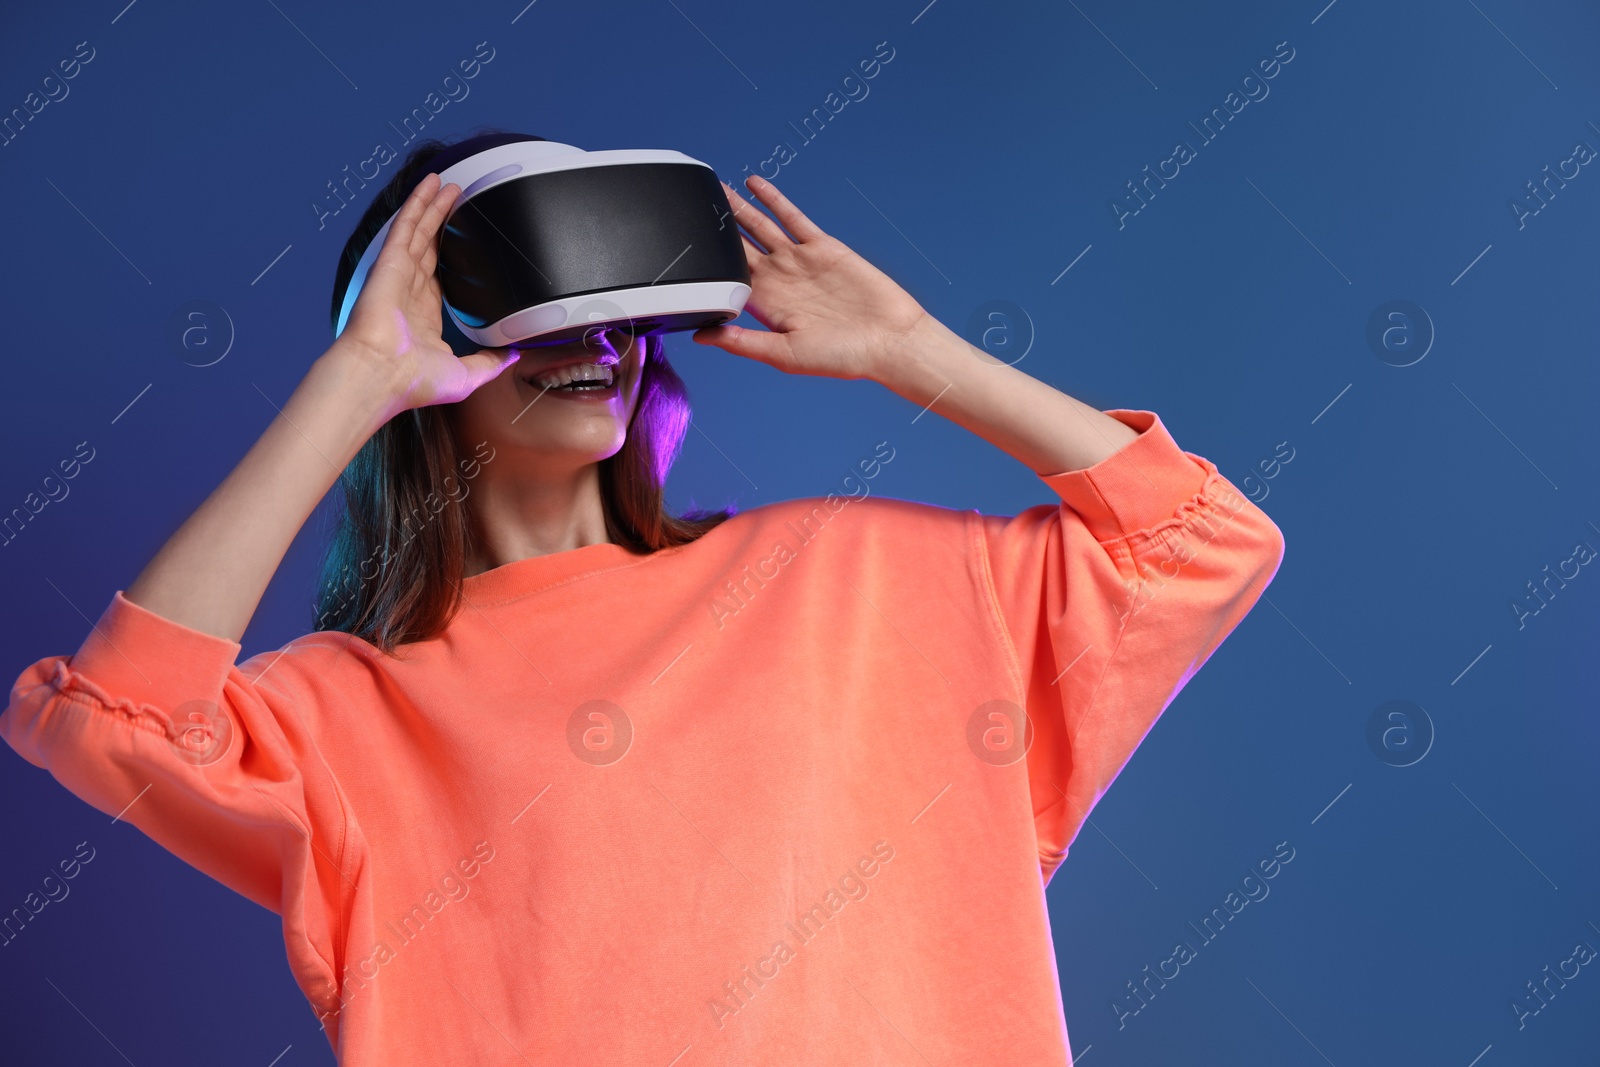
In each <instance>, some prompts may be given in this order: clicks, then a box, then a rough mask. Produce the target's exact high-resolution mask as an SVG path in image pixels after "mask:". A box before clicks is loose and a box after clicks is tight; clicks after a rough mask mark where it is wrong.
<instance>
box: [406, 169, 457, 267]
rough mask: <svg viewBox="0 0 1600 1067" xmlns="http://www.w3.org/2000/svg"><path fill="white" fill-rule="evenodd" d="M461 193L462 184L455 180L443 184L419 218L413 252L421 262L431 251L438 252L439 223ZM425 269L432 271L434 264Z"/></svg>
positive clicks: (413, 238)
mask: <svg viewBox="0 0 1600 1067" xmlns="http://www.w3.org/2000/svg"><path fill="white" fill-rule="evenodd" d="M459 195H461V186H459V185H457V184H456V183H455V182H450V183H449V184H447V185H441V186H440V187H439V188H438V190H437V191H436V192H435V193H434V194H433V198H432V199H431V200H429V201H428V206H427V207H426V208H425V209H424V210H423V212H422V217H421V218H419V219H417V227H416V229H415V230H413V231H412V234H411V254H412V256H414V257H415V258H416V259H417V261H418V262H421V261H422V260H423V259H425V258H426V257H427V255H428V254H429V253H431V252H436V251H437V250H438V247H439V242H438V240H437V238H438V234H439V224H440V223H442V222H443V221H444V217H445V216H446V215H448V214H449V213H450V209H451V208H452V207H454V206H455V202H456V197H458V196H459ZM425 269H426V270H429V271H431V270H432V269H433V265H432V264H426V265H425Z"/></svg>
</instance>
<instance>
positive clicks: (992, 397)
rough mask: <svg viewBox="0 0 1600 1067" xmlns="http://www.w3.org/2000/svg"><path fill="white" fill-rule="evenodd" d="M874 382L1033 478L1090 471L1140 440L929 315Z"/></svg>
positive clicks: (1121, 425)
mask: <svg viewBox="0 0 1600 1067" xmlns="http://www.w3.org/2000/svg"><path fill="white" fill-rule="evenodd" d="M873 377H874V378H875V379H876V380H877V381H878V382H880V383H881V384H882V385H884V386H885V387H887V388H889V389H892V390H894V391H895V392H896V393H898V394H900V395H901V396H903V397H905V398H906V399H907V400H910V401H912V402H913V403H915V404H917V405H918V406H923V407H929V410H931V411H933V412H934V413H936V414H939V415H943V416H944V417H945V418H947V419H949V420H950V421H951V422H954V423H956V424H957V425H959V426H963V427H965V428H966V429H968V430H971V431H972V432H973V433H975V434H977V435H978V436H980V437H982V438H984V439H985V440H986V441H988V442H989V443H991V444H993V445H994V446H995V447H996V448H999V449H1001V450H1003V451H1005V452H1007V453H1009V454H1010V455H1012V456H1014V457H1015V458H1016V459H1017V460H1018V461H1020V462H1022V463H1025V464H1027V465H1028V467H1030V468H1031V469H1032V470H1033V471H1034V472H1035V473H1037V474H1060V473H1062V472H1064V471H1070V470H1082V469H1084V468H1087V467H1092V466H1094V465H1095V464H1096V463H1098V462H1100V461H1101V460H1103V459H1105V458H1106V457H1107V456H1110V455H1111V454H1112V453H1114V452H1116V451H1117V450H1118V449H1120V448H1121V447H1122V446H1123V445H1126V444H1127V443H1128V442H1130V441H1132V440H1134V439H1135V438H1136V437H1137V436H1138V433H1137V432H1136V431H1134V430H1133V429H1132V428H1130V427H1128V426H1126V425H1124V424H1123V423H1122V422H1120V421H1119V420H1117V419H1114V418H1112V417H1111V416H1110V415H1107V414H1106V413H1105V412H1103V411H1100V410H1098V409H1096V408H1093V407H1090V406H1089V405H1088V404H1085V403H1083V402H1082V401H1079V400H1075V399H1073V398H1072V397H1070V396H1068V395H1066V394H1065V393H1063V392H1061V391H1060V390H1058V389H1055V388H1052V387H1051V386H1048V385H1046V384H1045V383H1044V382H1041V381H1039V380H1038V379H1037V378H1034V377H1032V376H1030V375H1028V374H1025V373H1024V372H1022V371H1020V370H1018V369H1017V368H1015V367H1012V366H1007V365H1006V364H1004V363H1002V362H1001V361H999V360H997V359H995V358H994V357H993V356H990V355H989V354H988V353H986V352H984V351H982V350H981V349H978V348H975V347H973V346H972V345H970V344H968V343H967V342H966V341H964V340H962V339H961V337H960V336H959V335H958V334H956V333H955V332H953V331H952V330H950V329H949V328H948V327H946V326H945V325H944V324H943V323H941V322H939V320H937V319H935V318H934V317H933V316H931V315H928V316H925V317H924V318H923V319H922V320H921V321H920V322H919V324H918V326H917V327H916V329H914V330H912V332H911V333H910V334H908V335H907V336H906V338H905V339H904V340H903V341H902V343H901V344H900V345H898V346H897V347H896V349H895V350H894V352H893V353H891V354H890V356H889V357H887V358H886V359H885V360H884V361H883V365H882V369H881V370H880V373H878V374H876V375H874V376H873Z"/></svg>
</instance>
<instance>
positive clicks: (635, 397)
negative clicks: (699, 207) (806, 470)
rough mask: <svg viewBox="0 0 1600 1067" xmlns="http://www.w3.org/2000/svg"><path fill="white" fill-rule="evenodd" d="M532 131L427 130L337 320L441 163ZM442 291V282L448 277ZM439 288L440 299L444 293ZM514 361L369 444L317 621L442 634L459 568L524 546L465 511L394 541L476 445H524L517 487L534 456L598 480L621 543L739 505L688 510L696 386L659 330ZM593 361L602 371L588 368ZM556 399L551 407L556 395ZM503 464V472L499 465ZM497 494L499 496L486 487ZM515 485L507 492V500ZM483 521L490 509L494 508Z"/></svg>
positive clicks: (455, 346)
mask: <svg viewBox="0 0 1600 1067" xmlns="http://www.w3.org/2000/svg"><path fill="white" fill-rule="evenodd" d="M522 139H528V138H527V135H524V134H517V133H513V132H510V131H506V130H491V131H488V132H486V133H483V134H480V135H479V136H475V137H472V138H468V139H466V140H464V141H459V142H456V143H454V144H452V145H446V144H445V143H444V142H442V141H437V140H432V141H425V142H423V143H421V144H419V145H417V146H416V147H415V148H414V149H412V151H411V153H410V155H408V156H407V157H406V160H405V162H404V163H403V164H401V166H400V169H399V170H398V171H397V172H396V173H395V175H394V177H393V178H392V179H391V180H390V182H389V184H388V185H387V186H385V187H384V188H383V190H381V191H380V192H379V193H378V195H377V196H376V198H375V199H374V200H373V202H372V204H371V205H370V206H369V207H368V208H367V210H366V212H365V213H364V214H363V215H362V216H361V219H360V220H359V221H358V222H357V224H356V227H355V229H354V231H353V232H352V233H351V235H350V238H349V240H348V241H346V242H345V247H344V251H343V254H342V255H341V257H340V262H339V269H338V271H337V274H336V276H335V280H334V288H333V293H332V299H331V301H330V310H329V321H330V324H332V325H333V326H334V327H335V328H337V325H338V321H339V312H340V309H341V307H342V305H343V303H344V299H345V292H346V290H347V288H348V287H349V285H350V282H351V278H352V277H353V276H354V274H355V270H356V265H357V263H358V261H359V260H360V258H361V255H362V252H363V251H364V250H365V249H366V247H367V245H368V243H369V242H370V241H371V240H372V239H373V237H374V236H375V235H376V234H377V233H378V231H379V230H380V229H381V228H382V226H383V224H384V222H385V221H386V220H387V219H388V218H389V217H390V216H391V215H393V214H394V213H395V212H396V211H398V210H399V209H400V207H401V205H402V203H404V202H405V200H406V198H407V196H408V195H410V194H411V192H412V190H413V189H414V188H415V187H416V186H417V185H418V182H419V181H420V180H421V179H422V178H423V177H424V175H425V174H427V173H429V172H438V171H440V170H443V169H444V168H445V167H446V166H448V165H449V163H451V162H453V161H455V160H457V159H460V158H464V157H465V156H467V155H469V154H471V153H472V152H476V151H482V150H483V149H486V148H490V147H493V146H494V145H496V144H503V143H507V142H510V141H513V140H522ZM435 288H437V285H436V283H435ZM434 299H435V300H436V299H437V297H435V298H434ZM432 311H433V314H434V315H435V316H439V317H438V318H436V319H435V320H433V322H435V323H436V324H437V325H436V326H435V327H434V328H435V329H436V331H437V332H438V334H439V335H440V336H443V337H445V338H446V339H447V340H448V342H449V343H450V345H451V350H452V351H453V352H454V353H455V354H456V355H458V356H466V355H468V354H470V353H471V352H473V351H474V350H475V348H476V346H474V345H473V344H472V343H471V342H470V341H469V340H467V339H466V338H465V337H463V336H462V335H461V334H460V332H459V331H457V330H455V329H454V328H453V324H449V323H448V320H446V319H444V318H443V317H442V316H440V312H439V307H438V305H437V304H434V305H432ZM493 351H497V352H500V353H502V354H503V355H504V356H505V357H507V358H509V359H512V360H514V361H515V363H514V366H513V367H512V370H511V372H510V373H508V374H503V375H500V376H499V377H497V378H495V379H494V380H492V381H490V382H489V383H487V384H486V385H485V386H484V387H482V388H479V389H477V390H475V391H474V392H472V393H471V394H470V395H469V396H467V397H465V398H463V399H462V400H461V401H460V402H459V403H456V404H452V405H447V406H441V405H429V406H423V407H416V408H412V409H411V410H410V411H408V412H405V413H404V414H403V415H401V416H399V417H397V418H394V419H391V420H389V421H388V422H386V423H385V424H384V425H383V427H382V428H381V429H380V430H379V431H378V432H377V433H376V434H374V435H373V436H372V437H371V438H370V439H369V440H368V441H367V442H366V443H365V444H364V445H363V446H362V448H361V450H360V452H358V453H357V454H356V457H355V459H354V461H352V462H351V464H350V466H349V467H348V468H347V469H346V470H345V472H344V474H343V475H342V476H341V478H340V488H341V490H342V492H343V496H344V500H345V506H346V510H345V514H344V517H343V518H342V520H341V521H340V523H339V526H338V528H337V529H336V531H335V533H334V536H333V540H332V543H331V545H330V547H329V550H328V552H327V555H326V558H325V560H324V563H323V586H322V588H323V594H322V596H321V598H320V599H319V601H318V603H317V605H316V620H317V626H318V627H319V628H321V629H328V630H342V631H345V632H347V633H352V634H356V635H358V636H360V637H362V638H363V639H365V640H368V641H371V642H372V643H373V644H375V645H377V646H378V647H380V648H383V649H385V650H389V649H392V648H394V647H395V646H396V645H398V644H402V643H404V642H406V641H415V640H421V639H424V638H426V637H428V636H431V635H432V634H434V633H436V632H438V630H439V628H440V627H442V626H443V625H444V624H445V622H446V621H447V620H448V619H449V617H450V616H451V615H452V614H454V613H455V612H456V611H458V610H459V609H460V606H461V589H460V585H459V583H458V582H457V581H456V580H455V579H453V578H451V577H449V576H450V575H462V574H474V573H478V572H480V571H483V570H488V569H490V567H491V566H492V565H493V563H492V562H491V561H492V560H494V559H496V558H500V559H501V560H502V561H503V560H504V559H516V558H519V557H520V556H521V555H525V554H526V552H525V551H519V550H518V549H517V548H516V547H515V546H508V545H495V544H492V543H489V544H486V543H485V538H486V537H488V538H489V539H491V540H492V538H493V536H494V534H493V532H492V531H490V530H486V528H485V527H486V526H492V525H493V524H494V523H493V520H492V519H489V520H488V522H483V521H478V522H475V521H474V516H473V513H472V512H469V511H467V510H463V509H459V508H450V509H446V511H444V512H442V513H441V515H440V520H439V521H437V522H434V523H430V524H429V525H428V526H427V527H426V528H425V529H424V531H423V532H422V534H421V535H420V536H418V537H414V538H412V539H410V540H408V541H407V542H405V543H404V544H401V545H398V546H395V551H394V552H393V553H392V555H385V554H384V551H383V550H384V549H385V547H386V546H391V545H392V544H393V534H392V531H393V530H394V529H396V528H397V527H398V526H399V524H400V523H401V522H402V521H403V518H402V517H403V516H405V515H408V514H410V513H412V512H414V511H415V510H416V509H417V507H418V506H420V505H421V503H422V501H423V500H424V499H425V498H426V497H427V496H428V494H429V493H431V492H434V491H435V490H436V489H437V488H438V486H439V485H441V484H442V483H443V482H444V481H445V479H446V478H448V477H450V475H451V473H452V472H453V470H454V469H455V466H456V464H457V462H458V461H459V459H460V458H461V457H462V456H463V455H465V454H466V446H465V445H464V442H467V441H472V442H488V444H489V446H491V447H492V448H493V449H494V450H495V453H496V454H497V455H498V454H501V453H502V450H503V451H504V452H507V453H510V455H511V456H512V457H513V459H514V460H515V462H514V463H512V464H501V465H500V469H505V468H507V467H509V468H511V469H510V470H509V471H508V472H507V476H506V477H505V478H503V479H500V480H499V481H496V480H495V477H494V475H490V476H489V477H486V478H485V482H486V483H488V484H490V485H495V486H498V487H500V488H501V489H502V490H505V489H507V488H509V486H510V485H512V484H513V483H514V482H515V480H516V479H517V478H518V477H520V476H519V475H518V473H517V472H518V471H519V470H520V471H525V470H526V468H527V465H529V464H532V465H534V466H537V467H542V468H543V469H544V470H545V471H546V472H551V471H554V470H555V469H557V468H562V467H565V468H568V469H571V470H576V471H581V472H584V473H582V474H581V475H580V476H581V477H582V478H584V479H593V480H595V481H596V482H597V483H598V490H599V492H598V499H599V501H600V504H601V508H600V513H599V514H597V515H596V516H595V518H596V519H597V520H599V522H600V523H602V524H603V530H604V534H605V537H606V539H608V540H610V541H611V542H613V543H615V544H618V545H622V546H624V547H625V548H627V549H629V550H630V551H634V552H649V551H654V550H656V549H660V548H666V547H669V546H672V545H680V544H685V543H687V542H689V541H692V540H694V539H695V538H697V537H699V536H700V535H702V534H704V533H705V532H706V531H708V530H710V529H711V528H713V527H714V526H716V525H717V524H718V523H720V522H722V521H723V520H725V519H727V518H728V517H730V516H731V515H732V513H733V512H732V510H731V509H727V510H723V511H716V512H705V511H693V512H689V513H686V514H684V515H681V516H679V515H673V514H672V513H670V512H669V511H668V510H667V508H666V503H665V497H664V493H663V485H664V483H665V481H666V477H667V472H668V470H669V469H670V467H671V466H672V462H673V460H674V459H675V458H676V457H677V454H678V450H679V449H680V447H681V446H682V443H683V435H684V434H685V433H686V432H688V428H689V398H688V390H687V389H686V388H685V387H684V384H683V379H682V378H680V377H679V376H678V374H677V372H676V371H674V370H673V369H672V366H671V364H669V363H668V362H667V355H666V349H665V346H664V344H663V342H662V339H661V336H660V335H659V334H652V335H649V336H646V337H643V338H635V337H631V336H630V335H629V334H627V333H626V332H625V331H622V330H617V329H612V330H606V331H595V332H591V333H590V334H589V335H587V336H585V337H583V338H579V339H576V340H570V341H566V342H563V343H560V344H546V345H537V344H530V345H524V346H514V347H512V348H510V349H501V350H493ZM578 367H587V368H591V369H584V370H581V371H580V370H577V369H576V368H578ZM550 372H559V373H560V374H563V375H569V376H577V375H580V374H581V375H583V376H585V377H586V378H593V377H596V376H600V375H612V376H614V380H613V381H612V382H611V384H610V385H609V386H608V387H607V388H604V389H599V390H594V389H592V387H591V388H588V389H572V388H558V387H556V386H558V385H560V384H561V383H560V382H559V380H557V381H555V384H554V385H552V386H551V387H549V388H546V385H545V384H543V383H541V384H539V385H535V384H534V383H533V378H534V377H536V376H543V375H545V374H547V373H550ZM545 397H549V398H552V399H551V400H550V401H549V402H546V403H543V404H540V400H541V398H545ZM495 473H496V474H498V470H497V471H496V472H495ZM485 495H487V494H485ZM503 495H504V493H503V492H502V496H503ZM479 517H480V519H484V518H487V516H483V515H482V513H481V512H480V513H479ZM375 555H379V556H382V557H383V558H384V559H385V561H386V562H385V565H384V566H383V567H381V568H380V570H379V572H378V574H377V575H376V576H375V578H374V579H373V580H372V581H371V582H364V583H363V584H362V585H361V586H360V587H359V590H358V592H357V595H356V596H354V597H347V596H344V595H342V594H341V592H340V591H339V590H338V588H337V582H338V579H339V578H340V576H341V575H347V574H348V573H349V572H350V567H351V566H352V564H355V563H356V562H358V561H360V560H364V559H371V558H373V557H374V556H375Z"/></svg>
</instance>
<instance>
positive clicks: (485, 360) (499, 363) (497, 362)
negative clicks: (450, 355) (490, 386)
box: [461, 347, 522, 389]
mask: <svg viewBox="0 0 1600 1067" xmlns="http://www.w3.org/2000/svg"><path fill="white" fill-rule="evenodd" d="M521 355H522V353H520V352H518V351H517V349H516V348H514V347H513V348H507V349H504V350H501V349H496V348H483V349H479V350H478V351H476V352H473V353H471V354H470V355H465V356H462V357H461V366H462V368H463V369H464V370H466V372H467V380H468V382H469V383H470V384H471V386H472V388H473V389H476V388H478V386H480V385H483V384H484V383H485V382H489V381H493V380H494V379H495V378H498V377H500V374H501V373H502V372H503V371H504V370H505V369H506V368H507V367H509V366H511V364H513V363H515V362H516V361H517V360H518V359H519V358H521Z"/></svg>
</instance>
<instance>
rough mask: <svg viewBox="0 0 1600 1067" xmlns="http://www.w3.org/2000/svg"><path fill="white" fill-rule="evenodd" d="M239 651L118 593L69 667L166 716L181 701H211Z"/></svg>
mask: <svg viewBox="0 0 1600 1067" xmlns="http://www.w3.org/2000/svg"><path fill="white" fill-rule="evenodd" d="M239 649H240V646H239V644H238V642H235V641H229V640H227V639H226V638H223V637H217V636H216V635H215V634H208V633H204V632H202V631H200V630H195V629H192V628H190V627H188V626H185V625H183V624H182V623H178V622H174V621H172V620H171V619H168V618H166V617H165V616H162V615H157V614H156V613H155V612H153V611H151V610H149V609H148V608H144V607H140V606H139V605H138V604H135V603H134V602H133V601H131V600H129V599H128V598H127V597H125V596H123V595H122V590H120V589H119V590H117V592H116V593H115V594H114V595H113V596H112V598H111V603H110V605H108V606H107V607H106V610H105V611H104V612H103V613H102V614H101V616H100V621H99V622H97V623H96V624H95V628H94V629H93V630H92V631H90V633H89V636H88V637H87V638H86V639H85V640H84V642H83V644H82V645H81V646H80V647H79V648H78V651H77V652H76V653H74V654H73V656H72V664H71V665H72V670H73V671H74V672H75V673H79V674H82V675H83V676H84V677H86V678H89V679H90V680H92V681H93V682H95V683H96V684H97V685H99V686H100V687H101V688H102V689H104V690H106V691H107V692H109V693H116V694H118V695H119V696H124V697H126V698H127V699H128V700H131V701H133V702H134V703H138V704H151V705H154V706H155V707H158V708H161V709H162V710H164V711H168V712H170V711H171V710H172V709H174V708H176V707H178V706H179V705H180V704H183V703H185V702H186V701H190V700H215V699H216V697H217V694H218V693H220V692H221V690H222V683H223V682H224V681H225V680H226V679H227V677H228V672H229V671H230V670H231V669H232V667H233V666H234V664H235V662H236V661H237V659H238V656H239Z"/></svg>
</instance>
